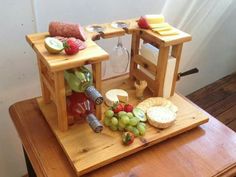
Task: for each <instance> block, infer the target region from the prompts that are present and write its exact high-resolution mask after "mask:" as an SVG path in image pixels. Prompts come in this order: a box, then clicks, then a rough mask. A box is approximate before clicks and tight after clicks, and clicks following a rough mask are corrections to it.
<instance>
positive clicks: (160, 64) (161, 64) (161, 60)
mask: <svg viewBox="0 0 236 177" xmlns="http://www.w3.org/2000/svg"><path fill="white" fill-rule="evenodd" d="M169 50H170V47H160V48H159V55H158V60H157V74H156V76H155V83H154V84H155V87H156V90H155V92H154V95H155V96H161V97H162V96H163V89H164V81H165V75H166V68H167V60H168V55H169Z"/></svg>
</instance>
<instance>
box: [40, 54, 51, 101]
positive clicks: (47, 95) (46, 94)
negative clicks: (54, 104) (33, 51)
mask: <svg viewBox="0 0 236 177" xmlns="http://www.w3.org/2000/svg"><path fill="white" fill-rule="evenodd" d="M37 61H38V67H39V78H40V84H41V91H42V97H43V101H44V103H45V104H48V103H50V102H51V99H50V91H49V89H48V88H47V86H46V84H45V83H44V80H43V73H44V72H43V68H44V67H45V66H44V65H43V63H42V61H41V59H40V56H39V55H38V56H37Z"/></svg>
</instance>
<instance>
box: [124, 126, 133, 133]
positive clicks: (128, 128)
mask: <svg viewBox="0 0 236 177" xmlns="http://www.w3.org/2000/svg"><path fill="white" fill-rule="evenodd" d="M133 128H134V127H133V126H131V125H128V126H126V127H125V130H126V131H129V132H133Z"/></svg>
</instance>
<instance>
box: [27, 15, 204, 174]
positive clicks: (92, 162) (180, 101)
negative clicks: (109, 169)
mask: <svg viewBox="0 0 236 177" xmlns="http://www.w3.org/2000/svg"><path fill="white" fill-rule="evenodd" d="M125 22H127V23H129V27H128V28H126V29H115V28H112V27H111V25H110V24H101V25H102V26H105V31H104V32H103V33H88V39H87V40H86V45H87V48H86V49H85V50H82V51H80V52H79V53H78V54H76V55H74V56H68V55H65V54H64V53H60V54H57V55H52V54H49V53H48V52H47V51H46V49H45V47H44V39H45V37H47V36H48V35H49V34H48V33H38V34H31V35H27V37H26V38H27V41H28V42H29V44H30V45H31V46H32V48H33V49H34V51H35V52H36V54H37V59H38V66H39V74H40V81H41V89H42V98H39V99H38V103H39V106H40V108H41V110H42V112H43V114H44V116H45V118H46V120H47V121H48V123H49V125H50V127H51V128H52V130H53V132H54V133H55V135H56V137H57V139H58V142H59V143H60V144H61V146H62V148H63V149H64V151H65V153H66V155H67V156H68V159H69V160H70V162H71V164H72V165H73V167H74V168H75V170H76V171H77V173H78V175H81V174H84V173H87V172H89V171H91V170H93V169H96V168H98V167H101V166H103V165H105V164H107V163H110V162H112V161H115V160H117V159H120V158H122V157H125V156H127V155H129V154H132V153H134V152H137V151H139V150H141V149H144V148H146V147H148V146H151V145H153V144H155V143H158V142H160V141H163V140H164V139H167V138H169V137H172V136H175V135H177V134H180V133H182V132H185V131H187V130H189V129H192V128H194V127H196V126H198V125H200V124H203V123H205V122H207V121H208V118H207V116H206V115H205V114H203V113H202V112H200V111H199V110H198V109H197V108H196V107H195V106H194V105H192V104H191V103H189V102H187V101H186V100H185V99H184V98H182V97H180V96H179V95H178V94H176V93H175V85H176V80H177V73H178V68H179V62H180V56H181V51H182V47H183V43H184V42H187V41H190V40H191V36H190V35H189V34H187V33H184V32H182V31H179V32H180V33H179V34H178V35H174V36H160V35H158V34H156V33H154V32H152V31H151V30H142V29H140V28H138V27H137V23H136V21H135V19H131V20H125ZM125 34H131V35H132V41H131V63H130V72H129V76H128V75H126V76H121V77H117V78H114V79H110V80H107V81H102V80H101V62H102V61H104V60H108V59H109V55H108V53H107V52H106V51H104V50H103V49H102V48H101V47H99V46H98V45H97V44H96V43H95V42H94V40H99V39H100V38H104V39H106V38H112V37H116V36H122V35H125ZM141 40H143V41H144V42H147V43H150V44H152V45H154V46H156V47H158V48H159V56H158V62H157V64H156V65H155V64H153V63H151V62H150V61H149V60H147V59H145V58H144V57H142V56H141V55H139V46H140V41H141ZM169 53H170V55H171V56H173V57H175V58H176V65H175V71H174V78H173V81H172V89H171V95H172V97H170V100H171V101H172V102H174V104H176V105H177V106H178V108H179V112H178V115H177V121H176V123H175V125H174V126H172V127H170V128H168V129H166V130H158V131H157V130H156V129H155V128H153V127H149V126H148V129H147V133H146V135H145V136H144V138H140V141H135V142H134V143H133V144H132V145H131V146H128V147H124V146H123V145H122V144H121V143H120V141H121V139H120V135H119V133H118V132H111V131H110V130H108V129H106V128H105V130H104V131H103V132H102V133H101V134H95V133H93V132H92V130H91V129H90V128H89V127H88V125H87V124H74V125H72V126H70V127H68V123H69V122H70V119H69V118H68V117H67V111H66V93H65V81H64V70H67V69H71V68H75V67H79V66H82V65H87V64H91V65H92V71H93V76H94V85H95V87H96V88H97V89H98V90H100V91H101V92H102V93H103V94H104V93H105V92H106V91H107V90H109V89H112V88H122V89H125V90H127V91H128V92H129V102H130V103H132V104H133V105H136V104H137V103H138V102H139V100H137V99H136V98H135V89H134V87H133V81H134V79H137V80H146V81H147V83H148V88H149V90H146V91H145V94H144V98H148V97H150V96H163V85H164V79H165V75H166V68H167V60H168V57H169ZM138 65H140V66H142V67H143V68H145V69H146V70H148V71H149V72H150V73H152V74H153V75H154V76H155V78H154V79H151V78H150V77H148V76H147V75H146V74H145V73H143V72H142V71H141V70H140V69H139V67H138ZM104 109H106V108H105V105H102V106H97V107H96V115H97V117H98V118H100V119H101V118H102V112H103V111H102V110H104Z"/></svg>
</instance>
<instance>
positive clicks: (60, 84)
mask: <svg viewBox="0 0 236 177" xmlns="http://www.w3.org/2000/svg"><path fill="white" fill-rule="evenodd" d="M64 82H65V81H64V71H59V72H56V73H55V102H56V106H57V120H58V128H59V129H60V130H61V131H66V130H67V129H68V119H67V110H66V92H65V83H64Z"/></svg>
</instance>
